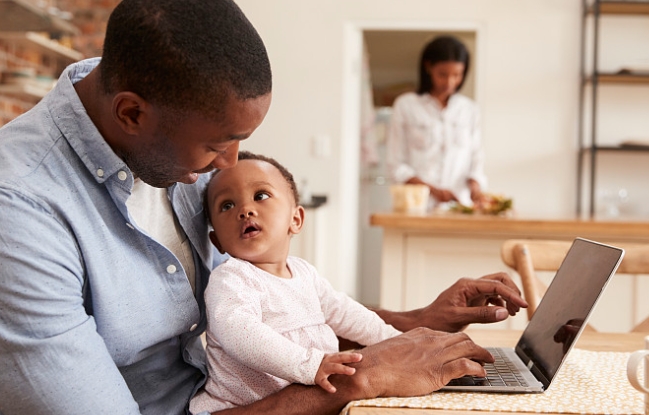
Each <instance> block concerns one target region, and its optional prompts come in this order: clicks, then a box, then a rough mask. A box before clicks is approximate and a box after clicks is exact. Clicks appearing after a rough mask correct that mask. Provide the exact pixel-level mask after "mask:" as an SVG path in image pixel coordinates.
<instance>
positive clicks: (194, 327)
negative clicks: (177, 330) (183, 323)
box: [189, 323, 198, 331]
mask: <svg viewBox="0 0 649 415" xmlns="http://www.w3.org/2000/svg"><path fill="white" fill-rule="evenodd" d="M196 327H198V324H196V323H194V324H192V326H191V327H190V328H189V331H194V330H196Z"/></svg>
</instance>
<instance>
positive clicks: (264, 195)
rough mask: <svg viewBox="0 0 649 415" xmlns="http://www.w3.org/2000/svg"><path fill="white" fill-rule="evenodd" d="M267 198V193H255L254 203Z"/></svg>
mask: <svg viewBox="0 0 649 415" xmlns="http://www.w3.org/2000/svg"><path fill="white" fill-rule="evenodd" d="M269 197H270V196H269V195H268V193H265V192H259V193H257V194H256V195H255V200H256V201H259V200H266V199H268V198H269Z"/></svg>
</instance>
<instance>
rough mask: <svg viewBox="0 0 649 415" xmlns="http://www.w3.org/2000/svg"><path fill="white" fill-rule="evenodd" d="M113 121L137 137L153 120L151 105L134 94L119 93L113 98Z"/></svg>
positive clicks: (127, 132)
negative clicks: (147, 123) (151, 119)
mask: <svg viewBox="0 0 649 415" xmlns="http://www.w3.org/2000/svg"><path fill="white" fill-rule="evenodd" d="M112 111H113V119H114V120H115V122H116V123H117V125H119V127H120V128H121V129H122V130H123V131H124V132H125V133H126V134H129V135H137V134H139V133H140V131H141V130H142V129H143V128H147V127H146V122H147V120H148V119H150V118H151V113H150V112H151V105H150V104H149V103H148V102H146V101H145V100H144V99H142V97H140V96H139V95H138V94H136V93H133V92H119V93H117V94H116V95H115V96H114V97H113V107H112Z"/></svg>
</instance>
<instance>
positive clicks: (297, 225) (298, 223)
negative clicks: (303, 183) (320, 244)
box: [288, 205, 304, 235]
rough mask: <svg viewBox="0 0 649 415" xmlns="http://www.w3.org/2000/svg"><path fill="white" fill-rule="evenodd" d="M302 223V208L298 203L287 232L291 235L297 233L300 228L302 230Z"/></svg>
mask: <svg viewBox="0 0 649 415" xmlns="http://www.w3.org/2000/svg"><path fill="white" fill-rule="evenodd" d="M302 225H304V208H303V207H302V206H300V205H298V206H296V207H295V210H294V211H293V218H292V219H291V226H290V228H289V230H288V231H289V233H290V234H292V235H297V234H298V233H300V230H302Z"/></svg>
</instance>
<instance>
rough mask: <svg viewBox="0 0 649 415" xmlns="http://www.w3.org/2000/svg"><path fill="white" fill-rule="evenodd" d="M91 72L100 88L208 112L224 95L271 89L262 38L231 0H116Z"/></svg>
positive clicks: (216, 112)
mask: <svg viewBox="0 0 649 415" xmlns="http://www.w3.org/2000/svg"><path fill="white" fill-rule="evenodd" d="M99 71H100V79H101V85H102V88H103V90H104V92H106V93H109V94H110V93H115V92H119V91H131V92H134V93H136V94H138V95H139V96H141V97H142V98H143V99H145V100H147V101H149V102H152V103H154V104H156V105H159V106H161V107H164V108H168V109H172V110H174V112H176V111H177V112H180V113H188V112H191V111H196V112H198V113H199V114H202V115H206V116H212V117H214V116H220V115H221V114H222V113H223V111H224V106H225V103H226V102H227V100H228V99H230V98H231V97H234V98H236V99H239V100H246V99H250V98H257V97H260V96H263V95H266V94H267V93H269V92H270V91H271V87H272V81H271V71H270V62H269V60H268V55H267V53H266V48H265V46H264V43H263V41H262V40H261V38H260V37H259V34H258V33H257V31H256V30H255V28H254V27H253V26H252V24H251V23H250V22H249V21H248V19H247V18H246V16H245V15H244V14H243V12H242V11H241V10H240V9H239V7H238V6H237V5H236V4H235V3H234V2H233V1H232V0H123V1H122V2H121V3H120V4H118V5H117V7H116V8H115V10H113V12H112V14H111V16H110V18H109V20H108V26H107V28H106V37H105V40H104V51H103V56H102V60H101V63H100V64H99Z"/></svg>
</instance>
